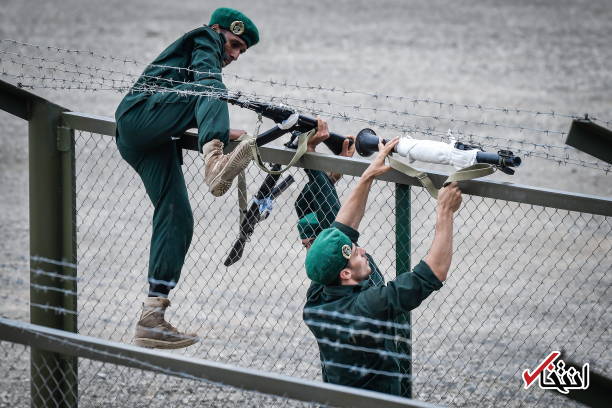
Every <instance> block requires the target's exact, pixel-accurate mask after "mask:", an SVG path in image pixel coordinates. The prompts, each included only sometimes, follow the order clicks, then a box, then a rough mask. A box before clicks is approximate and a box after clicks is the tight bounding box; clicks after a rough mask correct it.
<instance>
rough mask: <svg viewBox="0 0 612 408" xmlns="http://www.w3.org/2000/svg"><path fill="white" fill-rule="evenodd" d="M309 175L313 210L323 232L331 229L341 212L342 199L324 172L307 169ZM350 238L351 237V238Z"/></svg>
mask: <svg viewBox="0 0 612 408" xmlns="http://www.w3.org/2000/svg"><path fill="white" fill-rule="evenodd" d="M305 171H306V174H307V175H308V186H309V192H310V194H311V196H312V200H313V203H312V204H311V207H312V209H313V210H314V212H315V213H316V214H317V220H318V221H319V225H320V226H321V230H324V229H326V228H329V227H330V226H331V225H332V223H333V222H334V220H335V219H336V215H337V214H338V211H340V199H339V198H338V193H337V192H336V188H335V187H334V183H332V181H331V180H330V179H329V177H327V174H325V173H324V172H322V171H318V170H310V169H306V170H305ZM349 238H350V237H349Z"/></svg>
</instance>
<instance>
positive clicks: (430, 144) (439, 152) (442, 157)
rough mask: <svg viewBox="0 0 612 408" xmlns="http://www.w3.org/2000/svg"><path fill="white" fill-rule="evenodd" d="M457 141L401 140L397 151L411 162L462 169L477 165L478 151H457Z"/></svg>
mask: <svg viewBox="0 0 612 408" xmlns="http://www.w3.org/2000/svg"><path fill="white" fill-rule="evenodd" d="M454 144H455V141H454V140H453V141H451V142H450V143H444V142H436V141H434V140H419V139H409V138H406V137H404V138H401V139H400V141H399V143H398V145H397V146H396V148H395V151H396V152H397V153H398V154H399V155H400V156H403V157H408V159H409V160H410V162H413V161H422V162H427V163H436V164H450V165H453V166H454V167H455V168H457V169H462V168H464V167H467V166H471V165H472V164H474V163H476V153H477V152H478V150H475V149H474V150H460V149H455V147H454Z"/></svg>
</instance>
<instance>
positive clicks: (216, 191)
mask: <svg viewBox="0 0 612 408" xmlns="http://www.w3.org/2000/svg"><path fill="white" fill-rule="evenodd" d="M236 149H247V150H248V152H249V153H250V151H251V146H249V145H247V144H246V143H245V144H244V145H242V146H240V145H239V146H238V147H237V148H236ZM234 152H235V153H236V155H242V154H244V152H236V151H235V150H234ZM234 152H232V153H234ZM234 159H235V158H234ZM251 160H252V156H251V155H250V154H246V155H245V156H244V157H241V158H238V162H237V163H233V164H234V165H235V166H236V167H237V168H238V169H239V170H237V171H236V175H238V173H240V172H241V171H242V170H244V169H245V168H246V167H247V166H248V165H249V163H250V162H251ZM230 165H232V161H231V160H229V161H228V162H227V163H226V164H225V166H224V167H223V168H222V169H221V171H220V172H219V174H218V175H217V177H215V178H214V179H213V180H212V181H211V182H210V192H211V194H212V195H213V196H215V197H221V196H222V195H223V194H225V193H227V191H228V190H229V189H230V187H231V186H232V184H233V182H234V179H235V178H236V176H234V177H232V179H231V180H229V181H228V180H223V178H222V176H223V173H224V172H225V171H226V170H227V168H228V167H230Z"/></svg>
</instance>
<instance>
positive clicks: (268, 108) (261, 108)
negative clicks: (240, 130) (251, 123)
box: [219, 93, 353, 154]
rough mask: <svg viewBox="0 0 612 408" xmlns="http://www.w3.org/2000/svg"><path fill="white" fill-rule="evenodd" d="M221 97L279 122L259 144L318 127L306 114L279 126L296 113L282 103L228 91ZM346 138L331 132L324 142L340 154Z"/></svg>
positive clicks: (261, 135)
mask: <svg viewBox="0 0 612 408" xmlns="http://www.w3.org/2000/svg"><path fill="white" fill-rule="evenodd" d="M219 99H221V100H224V101H226V102H229V103H231V104H232V105H236V106H240V107H241V108H246V109H250V110H252V111H255V112H257V113H259V114H261V115H262V116H264V117H266V118H268V119H272V120H273V121H274V123H277V125H276V126H274V127H273V128H272V129H269V130H267V131H265V132H263V133H261V134H260V135H258V136H257V139H256V141H255V143H256V144H257V146H263V145H265V144H266V143H270V142H271V141H273V140H276V139H278V138H279V137H281V136H283V135H284V134H286V133H289V132H295V131H297V132H300V133H303V132H308V131H309V130H312V129H316V127H317V120H316V119H314V118H311V117H309V116H305V115H298V117H297V119H296V122H295V124H293V125H292V126H289V127H285V126H280V127H279V125H278V124H281V123H283V122H284V121H286V120H287V119H289V118H290V117H291V115H293V114H295V113H296V112H294V111H292V110H291V109H289V108H286V107H284V106H281V105H274V104H271V103H266V102H255V101H250V100H248V99H242V98H241V97H240V94H236V95H232V94H229V93H226V94H224V95H221V96H220V97H219ZM345 139H346V137H345V136H342V135H339V134H337V133H333V132H330V133H329V138H328V139H326V140H324V141H323V143H325V144H326V145H327V147H329V149H330V150H331V151H332V152H333V153H334V154H340V152H342V144H343V143H344V140H345ZM349 140H350V139H349ZM349 143H351V144H352V143H353V141H352V140H350V142H349Z"/></svg>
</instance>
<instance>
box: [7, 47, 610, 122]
mask: <svg viewBox="0 0 612 408" xmlns="http://www.w3.org/2000/svg"><path fill="white" fill-rule="evenodd" d="M0 43H5V44H12V45H14V46H22V47H29V48H34V49H37V50H48V51H55V52H62V53H67V54H75V55H88V56H92V57H95V58H98V59H100V60H103V61H112V62H120V63H122V64H133V65H135V66H137V65H139V66H157V67H161V68H174V69H177V67H170V66H164V65H152V64H147V63H142V62H139V61H137V60H135V59H130V58H127V57H115V56H112V55H103V54H100V53H97V52H94V51H91V50H78V49H69V48H62V47H55V46H44V45H37V44H31V43H27V42H21V41H17V40H13V39H3V40H0ZM4 51H6V49H5V50H2V52H4ZM181 69H182V70H185V71H186V72H190V73H198V74H199V73H201V72H199V71H197V70H192V69H189V68H181ZM215 74H219V73H215ZM221 75H222V76H224V77H230V78H234V79H237V80H243V81H248V82H253V83H260V84H264V85H267V86H272V87H283V88H295V89H299V90H308V91H325V92H330V93H336V94H342V95H362V96H366V97H369V98H373V99H376V100H397V101H400V102H408V103H412V104H419V103H423V104H428V105H434V106H438V107H443V106H446V107H448V108H450V109H455V108H463V109H466V110H478V111H494V112H501V113H506V114H509V113H514V114H517V115H518V114H527V115H534V116H550V117H562V118H569V119H583V118H584V117H585V116H588V117H589V118H590V119H591V120H595V121H599V122H601V123H604V124H606V125H608V126H609V125H610V124H612V120H607V119H602V118H599V117H597V116H595V115H590V114H578V113H563V112H557V111H555V110H552V109H543V110H533V109H522V108H515V107H495V106H487V105H483V104H469V103H457V102H448V101H442V100H435V99H431V98H416V97H407V96H401V95H385V94H379V93H374V92H367V91H361V90H351V89H345V88H342V87H336V86H334V87H330V86H324V85H320V84H315V85H313V84H308V83H307V84H301V83H299V82H289V81H287V80H274V79H269V80H262V79H258V78H254V77H244V76H240V75H237V74H232V73H222V74H221Z"/></svg>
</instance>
